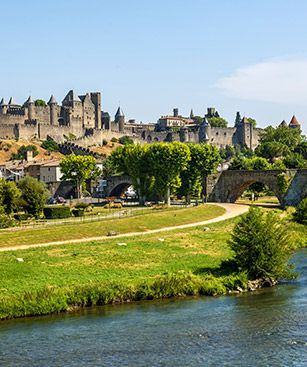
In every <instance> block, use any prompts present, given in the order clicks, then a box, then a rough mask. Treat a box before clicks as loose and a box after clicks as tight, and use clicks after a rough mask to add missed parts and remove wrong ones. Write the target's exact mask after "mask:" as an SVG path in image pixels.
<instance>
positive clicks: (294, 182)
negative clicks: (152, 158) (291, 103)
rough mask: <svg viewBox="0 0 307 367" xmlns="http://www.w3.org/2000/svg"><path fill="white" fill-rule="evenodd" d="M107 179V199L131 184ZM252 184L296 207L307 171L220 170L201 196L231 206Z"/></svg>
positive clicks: (306, 187)
mask: <svg viewBox="0 0 307 367" xmlns="http://www.w3.org/2000/svg"><path fill="white" fill-rule="evenodd" d="M280 175H284V176H285V177H286V180H287V181H288V189H287V190H286V192H284V191H283V190H282V188H281V184H280V179H281V177H280ZM106 180H107V186H106V190H105V193H106V196H120V195H121V194H123V193H124V192H125V191H126V190H127V188H128V187H129V186H130V185H131V184H132V181H131V178H130V177H129V176H111V177H108V178H107V179H106ZM255 182H261V183H263V184H265V185H266V186H267V187H268V188H269V189H270V190H271V191H272V192H273V193H274V194H275V195H276V197H277V198H278V200H279V202H280V203H281V205H283V206H288V205H291V206H296V205H297V204H298V203H299V202H300V201H301V200H302V199H303V198H305V197H307V169H299V170H296V169H289V170H267V171H262V170H258V171H244V170H242V171H230V170H228V171H223V172H221V173H217V174H212V175H209V176H208V177H206V178H205V180H204V194H205V195H206V197H207V201H209V202H220V203H227V202H228V203H234V202H235V201H236V200H237V199H238V198H239V197H240V196H241V195H242V194H243V192H244V191H245V190H246V189H247V188H248V187H249V186H250V185H251V184H253V183H255Z"/></svg>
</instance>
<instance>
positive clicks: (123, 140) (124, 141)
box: [118, 135, 133, 145]
mask: <svg viewBox="0 0 307 367" xmlns="http://www.w3.org/2000/svg"><path fill="white" fill-rule="evenodd" d="M118 142H119V143H120V144H123V145H128V144H133V140H132V139H131V138H130V137H129V136H127V135H124V136H122V137H120V138H119V140H118Z"/></svg>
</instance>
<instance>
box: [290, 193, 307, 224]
mask: <svg viewBox="0 0 307 367" xmlns="http://www.w3.org/2000/svg"><path fill="white" fill-rule="evenodd" d="M293 219H294V220H295V221H296V222H298V223H301V224H307V198H306V199H303V200H302V201H301V202H300V203H299V205H298V206H297V208H296V210H295V213H294V214H293Z"/></svg>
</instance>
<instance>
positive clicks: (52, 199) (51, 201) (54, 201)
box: [47, 198, 57, 204]
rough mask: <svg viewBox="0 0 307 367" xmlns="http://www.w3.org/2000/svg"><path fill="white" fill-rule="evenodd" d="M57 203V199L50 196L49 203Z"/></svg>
mask: <svg viewBox="0 0 307 367" xmlns="http://www.w3.org/2000/svg"><path fill="white" fill-rule="evenodd" d="M56 203H57V200H56V199H55V198H49V199H48V200H47V204H56Z"/></svg>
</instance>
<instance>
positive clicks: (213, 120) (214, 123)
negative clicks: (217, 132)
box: [208, 117, 228, 127]
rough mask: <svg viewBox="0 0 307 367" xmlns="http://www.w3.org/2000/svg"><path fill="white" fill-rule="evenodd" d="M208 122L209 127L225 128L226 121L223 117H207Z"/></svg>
mask: <svg viewBox="0 0 307 367" xmlns="http://www.w3.org/2000/svg"><path fill="white" fill-rule="evenodd" d="M208 122H209V124H210V126H211V127H227V126H228V121H226V120H225V119H224V118H223V117H208Z"/></svg>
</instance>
